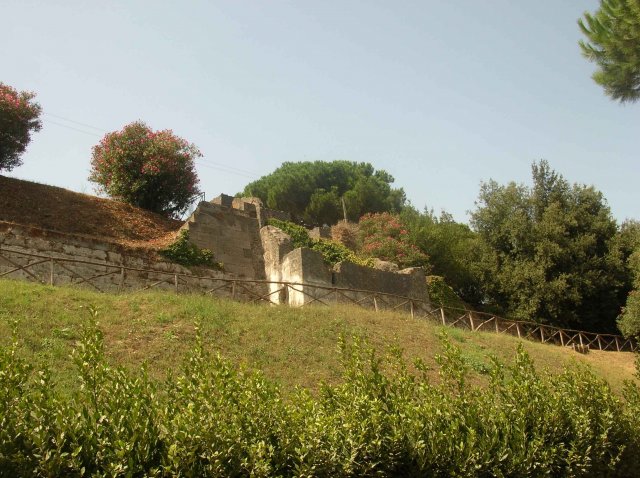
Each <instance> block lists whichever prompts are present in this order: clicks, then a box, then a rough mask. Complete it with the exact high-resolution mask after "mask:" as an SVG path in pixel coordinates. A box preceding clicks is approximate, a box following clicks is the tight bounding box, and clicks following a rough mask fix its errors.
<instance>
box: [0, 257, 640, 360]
mask: <svg viewBox="0 0 640 478" xmlns="http://www.w3.org/2000/svg"><path fill="white" fill-rule="evenodd" d="M2 263H4V267H3V269H5V270H4V271H1V269H0V277H12V276H19V278H22V279H26V280H30V281H35V282H39V283H43V284H49V285H55V284H56V283H58V282H57V281H56V279H57V278H58V277H59V276H62V275H64V276H65V282H67V283H71V284H72V285H81V286H89V287H91V288H93V289H95V290H97V291H98V292H106V287H105V286H104V285H101V284H100V282H98V279H104V278H106V277H109V276H113V277H112V279H114V278H115V280H112V281H111V284H112V285H115V287H111V288H112V289H115V290H118V291H124V290H129V291H135V290H148V289H153V288H163V289H169V290H172V291H174V292H176V293H189V292H195V291H200V292H203V293H205V294H210V295H215V296H221V297H228V298H230V299H233V300H241V301H248V302H257V303H268V304H273V300H272V299H273V298H274V296H275V295H276V294H280V295H285V296H286V295H287V294H298V295H303V296H305V298H306V300H305V304H304V305H302V306H301V307H306V306H308V305H312V304H316V305H333V304H352V305H355V306H359V307H364V308H367V309H371V310H374V311H376V312H377V311H382V310H390V311H398V312H404V313H407V314H409V315H411V317H413V318H425V319H429V320H432V321H436V322H438V323H440V324H442V325H445V326H450V327H458V328H463V329H467V330H470V331H472V332H479V331H482V332H493V333H502V334H509V335H513V336H516V337H519V338H522V339H528V340H532V341H536V342H540V343H543V344H554V345H559V346H565V347H571V346H574V347H575V346H579V347H580V348H581V349H584V348H587V347H588V348H591V349H597V350H610V351H618V352H621V351H636V350H637V344H636V343H635V341H633V340H631V339H627V338H625V337H623V336H621V335H613V334H597V333H592V332H584V331H580V330H572V329H563V328H559V327H554V326H551V325H544V324H539V323H535V322H527V321H516V320H509V319H505V318H502V317H498V316H495V315H491V314H487V313H484V312H476V311H470V310H463V309H454V308H450V307H434V306H432V305H431V304H430V303H429V302H428V301H424V300H419V299H414V298H411V297H404V296H399V295H394V294H387V293H382V292H376V291H371V290H363V289H348V288H341V287H327V286H319V285H314V284H302V283H294V282H282V281H280V282H273V281H265V280H244V279H233V278H226V277H208V276H198V275H192V274H179V273H173V272H166V271H162V270H151V269H138V268H134V267H127V266H118V265H114V264H108V263H102V262H97V261H89V260H80V259H74V258H69V257H53V256H49V255H42V254H31V253H26V252H22V251H18V250H15V249H8V248H6V247H5V248H2V247H0V264H2ZM87 266H91V268H93V270H94V273H92V274H90V275H89V274H86V273H81V272H79V270H78V268H82V269H83V270H86V269H87ZM134 274H135V284H132V282H134V281H133V279H132V277H131V276H132V275H134ZM70 278H71V280H69V279H70ZM141 281H142V283H141ZM203 282H205V283H207V284H208V285H207V287H205V288H204V289H203V288H202V284H203Z"/></svg>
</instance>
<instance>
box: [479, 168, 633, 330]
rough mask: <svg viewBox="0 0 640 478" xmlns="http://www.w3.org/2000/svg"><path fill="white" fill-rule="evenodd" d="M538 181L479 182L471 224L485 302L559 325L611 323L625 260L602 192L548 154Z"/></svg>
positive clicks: (596, 327)
mask: <svg viewBox="0 0 640 478" xmlns="http://www.w3.org/2000/svg"><path fill="white" fill-rule="evenodd" d="M532 173H533V174H532V175H533V186H532V187H530V188H529V187H525V186H523V185H517V184H515V183H509V184H507V185H499V184H497V183H496V182H494V181H490V182H488V183H485V184H483V185H482V188H481V191H480V197H479V200H478V207H477V208H476V210H475V211H474V212H473V213H472V221H471V222H472V225H473V227H474V228H475V229H476V231H477V232H478V234H479V236H480V239H481V243H480V244H479V247H478V251H477V252H478V253H479V256H480V257H479V261H478V264H477V268H478V269H479V271H480V273H479V276H480V284H481V285H482V287H483V289H484V294H485V303H487V302H489V303H492V304H495V305H499V306H501V307H502V308H504V309H505V310H506V312H507V313H509V314H511V315H512V316H515V317H519V318H524V319H527V320H534V321H542V322H548V323H552V324H554V325H557V326H564V327H574V328H581V329H588V330H599V331H613V330H615V328H614V327H615V317H616V315H617V314H618V311H619V307H620V297H619V295H620V294H619V289H620V288H621V287H623V275H624V265H623V262H622V260H621V258H620V257H619V256H618V255H616V254H613V253H612V248H611V244H612V240H613V239H614V237H615V236H616V233H617V226H616V222H615V220H614V219H613V218H612V217H611V212H610V210H609V208H608V206H607V204H606V202H605V200H604V198H603V197H602V194H601V193H600V192H598V191H596V190H595V189H594V188H593V187H587V186H582V185H577V184H574V185H569V183H568V182H567V181H566V180H565V179H564V178H563V177H562V176H560V175H558V174H556V173H555V172H554V171H552V170H551V168H550V167H549V164H548V163H547V162H546V161H541V162H539V163H537V164H536V163H534V164H533V167H532Z"/></svg>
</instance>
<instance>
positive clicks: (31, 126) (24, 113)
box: [0, 83, 42, 171]
mask: <svg viewBox="0 0 640 478" xmlns="http://www.w3.org/2000/svg"><path fill="white" fill-rule="evenodd" d="M35 96H36V95H35V93H32V92H30V91H21V92H18V91H17V90H16V89H14V88H12V87H11V86H9V85H5V84H4V83H0V171H2V170H3V169H5V170H7V171H11V170H12V169H13V168H15V167H16V166H20V165H21V164H22V161H21V160H20V156H21V155H22V153H24V152H25V150H26V149H27V145H28V144H29V142H30V141H31V132H35V131H40V129H41V128H42V122H41V121H40V119H39V118H40V113H42V108H41V107H40V105H39V104H38V103H35V102H34V101H33V98H34V97H35Z"/></svg>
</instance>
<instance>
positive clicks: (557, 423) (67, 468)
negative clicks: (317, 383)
mask: <svg viewBox="0 0 640 478" xmlns="http://www.w3.org/2000/svg"><path fill="white" fill-rule="evenodd" d="M442 345H443V352H442V354H441V355H439V356H438V357H437V361H438V364H439V372H440V380H437V381H435V382H432V381H430V380H429V379H428V378H427V374H426V370H425V367H424V365H422V364H421V363H416V364H414V365H413V366H409V365H407V363H406V362H405V360H404V359H403V358H402V356H401V353H400V352H399V350H397V349H390V350H389V351H387V352H386V353H385V355H384V356H382V357H380V356H378V355H377V354H376V353H375V352H374V351H373V350H372V349H371V348H369V346H368V345H367V344H366V343H365V342H363V341H362V340H359V339H357V338H356V339H353V340H350V341H345V340H342V339H341V340H340V343H339V350H340V353H341V358H342V364H343V367H344V380H343V381H342V383H341V384H339V385H335V386H328V385H326V386H323V387H322V388H321V390H320V392H319V393H317V394H312V393H310V392H309V391H306V390H299V391H297V392H295V393H293V394H287V395H285V394H284V393H283V392H281V391H280V390H279V388H278V387H277V386H276V385H275V384H273V383H271V382H269V381H268V380H266V379H265V378H264V376H262V375H261V374H260V373H254V372H249V371H246V370H243V369H238V368H236V367H235V366H233V365H232V364H230V363H229V362H228V361H227V360H225V359H223V358H221V357H220V356H219V355H217V354H212V353H210V352H208V351H207V350H205V348H204V346H203V344H202V340H201V338H200V337H199V334H198V341H197V345H196V347H195V348H194V349H193V350H192V351H191V352H190V353H189V355H188V356H187V357H186V358H185V361H184V365H183V367H182V369H181V372H180V373H179V375H178V376H176V377H172V378H169V379H167V380H166V381H165V382H156V381H153V380H151V379H150V378H149V377H148V376H147V375H146V373H145V370H144V369H143V370H142V371H140V372H139V373H132V372H127V371H125V370H123V369H120V368H112V367H110V366H109V365H108V364H107V362H106V361H105V357H104V350H103V349H104V346H103V338H102V334H101V332H100V330H99V328H98V327H97V325H96V323H95V317H94V318H93V320H92V322H91V324H89V325H87V326H86V328H85V330H84V331H83V334H82V338H81V340H80V341H79V342H78V344H77V345H76V347H75V351H74V353H73V357H74V360H75V363H76V366H77V369H78V376H79V382H78V388H77V390H75V392H74V393H73V394H72V397H71V398H70V399H69V398H68V397H66V396H65V397H63V396H62V395H61V394H60V393H59V392H58V391H57V388H56V386H55V384H54V383H52V379H51V376H50V374H49V372H48V371H47V370H46V369H42V368H39V367H33V366H31V365H30V364H28V363H26V362H25V361H24V360H23V359H21V358H20V356H21V355H22V353H21V351H20V346H19V341H18V340H17V338H16V337H14V340H13V342H12V344H11V345H10V346H8V347H4V348H1V349H0V476H191V477H200V476H220V477H222V476H224V477H230V476H265V477H266V476H283V477H285V476H304V477H311V476H321V477H347V476H354V477H355V476H377V477H384V476H409V477H417V476H425V477H433V476H435V477H439V476H441V477H445V476H446V477H449V476H458V477H467V476H468V477H476V476H486V477H496V476H497V477H506V476H523V477H524V476H526V477H536V476H554V477H556V476H637V475H636V473H637V470H638V469H639V468H638V465H639V464H638V460H639V458H640V456H639V454H638V443H639V435H640V426H639V422H638V420H639V418H638V417H639V416H640V413H639V412H640V392H639V391H638V387H637V386H636V385H634V384H628V386H627V390H626V397H625V398H626V400H625V401H624V402H623V401H622V400H620V399H619V398H617V397H616V396H615V395H614V394H613V393H612V392H611V390H610V389H609V387H608V386H607V384H606V383H605V382H603V381H602V380H601V379H599V378H597V377H595V376H594V375H593V374H592V373H591V372H590V371H588V370H585V369H580V368H573V369H567V370H566V371H565V372H564V373H562V374H560V375H554V376H547V375H540V374H539V373H538V372H536V370H535V368H534V365H533V363H532V361H531V359H530V358H529V356H528V355H527V354H526V353H525V352H524V351H523V349H522V348H519V349H518V351H517V353H516V357H515V360H514V362H513V363H512V364H509V365H505V364H501V363H499V362H497V361H495V363H494V365H493V367H492V368H491V370H490V373H489V380H490V384H489V386H486V385H485V386H478V385H474V384H471V383H470V382H469V381H468V377H467V373H468V370H467V366H466V365H465V361H464V360H463V357H462V356H461V353H460V351H459V350H458V349H457V348H456V347H455V346H453V345H452V344H451V343H450V342H449V341H448V340H447V338H446V337H443V339H442Z"/></svg>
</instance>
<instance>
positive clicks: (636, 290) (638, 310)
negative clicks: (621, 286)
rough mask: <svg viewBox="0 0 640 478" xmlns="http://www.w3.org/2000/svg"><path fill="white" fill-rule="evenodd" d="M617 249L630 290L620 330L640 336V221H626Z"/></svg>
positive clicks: (621, 318) (621, 230)
mask: <svg viewBox="0 0 640 478" xmlns="http://www.w3.org/2000/svg"><path fill="white" fill-rule="evenodd" d="M617 239H618V240H617V241H616V243H617V246H618V247H617V249H618V251H619V254H620V256H621V257H622V258H623V259H624V261H625V264H626V267H627V278H628V282H629V287H628V289H627V290H630V292H629V295H628V296H627V298H626V304H625V306H624V308H623V310H622V313H621V315H620V319H619V320H618V328H619V329H620V331H621V332H622V333H623V334H624V335H626V336H628V337H630V336H635V337H638V336H640V222H637V221H626V222H625V223H623V224H622V227H621V228H620V233H619V235H618V238H617Z"/></svg>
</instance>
